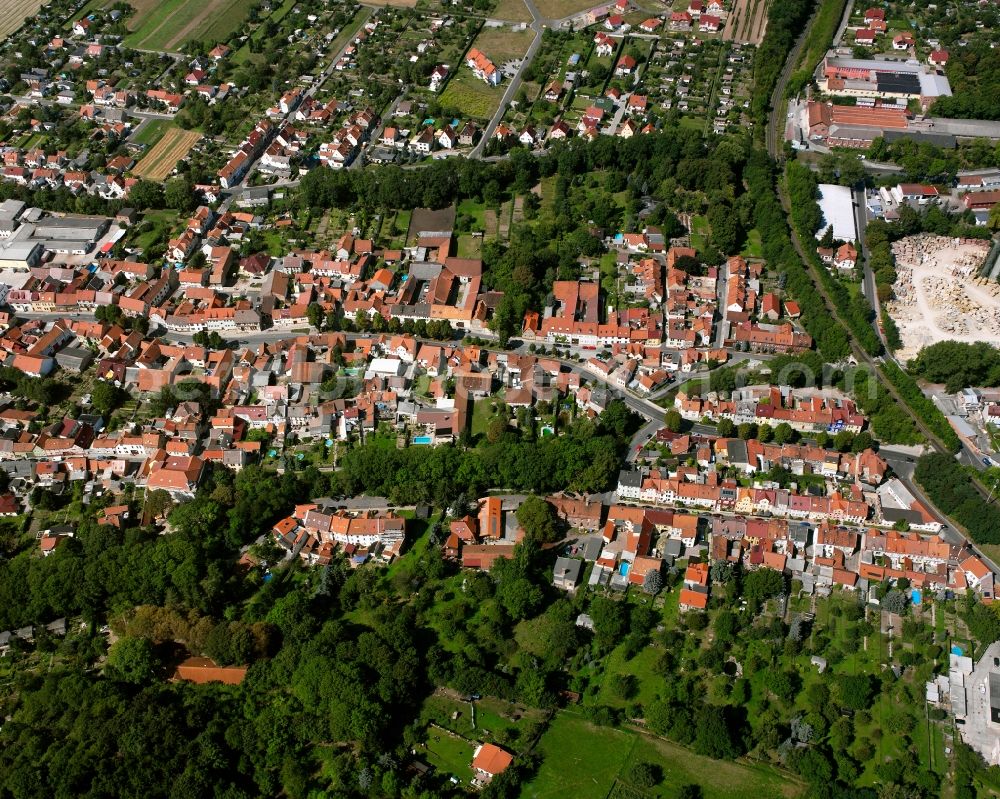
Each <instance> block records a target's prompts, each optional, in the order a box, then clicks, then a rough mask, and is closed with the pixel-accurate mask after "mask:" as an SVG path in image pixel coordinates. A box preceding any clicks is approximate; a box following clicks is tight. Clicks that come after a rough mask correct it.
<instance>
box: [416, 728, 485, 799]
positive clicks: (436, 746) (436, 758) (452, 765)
mask: <svg viewBox="0 0 1000 799" xmlns="http://www.w3.org/2000/svg"><path fill="white" fill-rule="evenodd" d="M420 751H421V750H420V749H419V748H418V749H417V752H418V753H419V752H420ZM423 751H424V754H425V755H426V757H427V762H428V763H430V764H431V765H432V766H434V768H435V770H437V771H438V772H439V773H441V774H447V775H454V776H455V777H457V778H458V779H459V780H461V781H462V783H463V784H466V785H467V784H468V783H470V782H472V753H473V752H474V751H475V748H474V747H473V746H472V745H471V744H469V743H466V742H465V741H463V740H462V739H461V738H459V737H458V736H457V735H451V734H449V733H447V732H445V731H444V730H439V729H437V728H434V727H432V728H431V729H429V730H428V731H427V745H426V747H425V748H424V750H423Z"/></svg>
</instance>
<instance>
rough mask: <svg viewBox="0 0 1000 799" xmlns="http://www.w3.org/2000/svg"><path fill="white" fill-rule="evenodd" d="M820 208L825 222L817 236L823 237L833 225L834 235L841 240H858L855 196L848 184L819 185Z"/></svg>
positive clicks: (818, 237)
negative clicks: (855, 220)
mask: <svg viewBox="0 0 1000 799" xmlns="http://www.w3.org/2000/svg"><path fill="white" fill-rule="evenodd" d="M819 192H820V199H819V208H820V210H821V211H822V212H823V224H822V225H820V228H819V230H818V231H816V238H817V239H820V238H823V234H824V233H826V230H827V228H828V227H830V226H831V225H833V237H834V238H835V239H838V240H840V241H848V242H853V241H857V240H858V229H857V226H856V225H855V223H854V196H853V194H852V193H851V190H850V189H849V188H847V186H836V185H834V184H832V183H821V184H820V185H819Z"/></svg>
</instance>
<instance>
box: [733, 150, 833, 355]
mask: <svg viewBox="0 0 1000 799" xmlns="http://www.w3.org/2000/svg"><path fill="white" fill-rule="evenodd" d="M743 176H744V179H745V181H746V184H747V189H748V191H749V193H750V196H751V197H752V198H753V201H754V219H755V220H756V224H757V230H758V231H760V237H761V242H762V244H763V251H764V258H765V259H766V260H767V263H768V265H769V267H770V269H772V270H773V271H775V272H776V273H778V274H780V275H784V280H785V289H786V291H787V292H788V293H789V294H790V295H791V296H792V297H794V298H795V300H796V302H798V304H799V308H800V309H801V311H802V323H803V326H804V327H805V329H806V330H807V331H808V332H809V335H811V336H812V337H813V339H814V340H815V341H816V347H817V349H818V350H819V352H820V354H821V355H822V356H823V358H824V360H826V361H831V362H832V361H840V360H842V359H843V358H845V357H847V355H848V354H850V351H851V347H850V342H849V341H848V339H847V333H846V331H845V330H844V329H843V327H841V325H839V324H837V322H836V320H835V319H834V318H833V316H832V315H831V314H830V310H829V309H828V308H827V306H826V303H825V302H824V301H823V298H822V297H821V296H820V295H819V293H818V292H817V291H816V287H815V285H814V284H813V281H812V278H811V277H810V275H809V270H807V269H806V268H805V266H804V265H803V263H802V259H801V258H799V254H798V252H797V251H796V249H795V247H794V246H793V245H792V239H791V235H790V232H789V229H788V220H787V219H786V217H785V211H784V209H783V208H782V207H781V203H780V202H779V201H778V197H777V194H776V193H775V174H774V165H773V163H772V162H771V160H770V158H768V156H767V154H766V153H764V152H763V151H761V150H754V152H753V153H751V155H750V160H749V161H748V163H747V166H746V169H745V170H744V173H743Z"/></svg>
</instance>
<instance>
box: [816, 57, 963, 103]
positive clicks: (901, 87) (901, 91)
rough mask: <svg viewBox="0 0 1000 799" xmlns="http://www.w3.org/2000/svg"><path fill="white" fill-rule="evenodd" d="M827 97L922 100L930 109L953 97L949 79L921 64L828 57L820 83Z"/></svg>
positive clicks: (907, 61) (915, 62)
mask: <svg viewBox="0 0 1000 799" xmlns="http://www.w3.org/2000/svg"><path fill="white" fill-rule="evenodd" d="M817 83H818V85H819V89H820V91H821V92H823V93H824V94H829V95H834V96H840V97H866V98H871V99H881V100H896V99H899V100H919V101H920V105H921V107H923V108H925V109H926V108H928V107H929V106H930V105H931V103H933V102H934V101H935V100H936V99H937V98H938V97H950V96H951V86H950V85H949V83H948V78H947V77H945V76H944V75H941V74H939V73H938V72H937V71H936V70H934V69H933V68H931V67H928V66H926V65H924V64H921V63H920V62H919V61H914V60H906V61H896V60H893V59H876V58H871V59H868V58H865V59H860V58H841V57H839V56H830V55H828V56H827V57H826V58H825V59H824V60H823V65H822V68H821V70H820V75H819V78H818V81H817Z"/></svg>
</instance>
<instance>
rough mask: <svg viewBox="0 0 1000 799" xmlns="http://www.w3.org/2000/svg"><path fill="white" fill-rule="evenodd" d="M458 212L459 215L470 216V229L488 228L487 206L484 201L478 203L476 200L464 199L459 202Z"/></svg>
mask: <svg viewBox="0 0 1000 799" xmlns="http://www.w3.org/2000/svg"><path fill="white" fill-rule="evenodd" d="M457 213H458V215H459V216H462V215H464V216H467V217H469V229H470V230H485V229H486V222H485V216H486V206H485V205H483V204H482V203H478V202H476V201H475V200H468V199H466V200H462V202H460V203H459V204H458V209H457Z"/></svg>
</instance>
